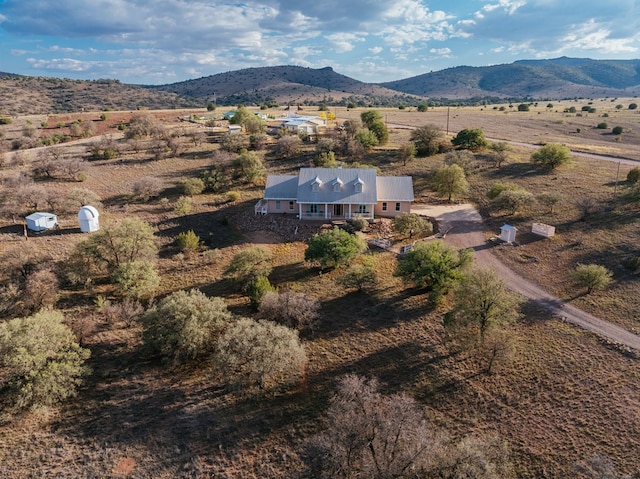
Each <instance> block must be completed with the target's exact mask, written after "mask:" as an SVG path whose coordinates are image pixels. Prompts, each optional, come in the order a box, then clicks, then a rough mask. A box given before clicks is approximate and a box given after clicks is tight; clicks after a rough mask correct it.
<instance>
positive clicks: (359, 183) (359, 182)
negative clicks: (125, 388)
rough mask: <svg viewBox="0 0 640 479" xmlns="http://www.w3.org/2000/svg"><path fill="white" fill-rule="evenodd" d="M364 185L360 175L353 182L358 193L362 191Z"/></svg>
mask: <svg viewBox="0 0 640 479" xmlns="http://www.w3.org/2000/svg"><path fill="white" fill-rule="evenodd" d="M363 186H364V181H362V179H361V178H360V177H359V176H358V177H357V178H356V180H355V181H354V182H353V189H354V190H355V192H356V193H362V187H363Z"/></svg>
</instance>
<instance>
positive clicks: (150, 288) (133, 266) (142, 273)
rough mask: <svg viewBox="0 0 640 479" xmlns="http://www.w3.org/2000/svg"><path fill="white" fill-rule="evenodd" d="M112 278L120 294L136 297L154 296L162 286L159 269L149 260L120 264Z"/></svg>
mask: <svg viewBox="0 0 640 479" xmlns="http://www.w3.org/2000/svg"><path fill="white" fill-rule="evenodd" d="M112 280H113V282H114V284H115V286H116V289H117V290H118V292H120V294H122V295H123V296H127V297H130V298H135V299H143V298H149V297H151V296H153V294H154V293H155V291H156V290H157V289H158V286H160V275H159V274H158V269H157V268H156V265H155V264H154V263H151V262H149V261H131V262H129V263H122V264H120V265H119V266H118V267H117V268H116V270H115V271H114V273H113V275H112Z"/></svg>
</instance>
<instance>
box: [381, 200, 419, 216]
mask: <svg viewBox="0 0 640 479" xmlns="http://www.w3.org/2000/svg"><path fill="white" fill-rule="evenodd" d="M384 203H386V204H387V209H386V211H385V210H384V209H383V204H384ZM396 203H400V210H396ZM373 212H374V214H375V215H376V216H384V217H387V218H395V217H396V216H398V215H399V214H402V213H411V202H409V201H378V203H377V204H376V207H375V208H374V210H373Z"/></svg>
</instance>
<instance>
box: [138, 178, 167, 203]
mask: <svg viewBox="0 0 640 479" xmlns="http://www.w3.org/2000/svg"><path fill="white" fill-rule="evenodd" d="M162 188H163V183H162V180H161V179H160V178H157V177H155V176H143V177H142V178H139V179H137V180H136V181H135V183H134V184H133V194H134V195H135V196H136V197H138V198H140V200H142V201H149V200H150V199H151V198H154V197H156V196H158V195H159V194H160V192H161V191H162Z"/></svg>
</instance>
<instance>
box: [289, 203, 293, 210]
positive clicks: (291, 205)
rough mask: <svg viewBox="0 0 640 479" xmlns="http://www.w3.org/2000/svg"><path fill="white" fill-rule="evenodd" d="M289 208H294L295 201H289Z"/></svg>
mask: <svg viewBox="0 0 640 479" xmlns="http://www.w3.org/2000/svg"><path fill="white" fill-rule="evenodd" d="M289 209H290V210H292V209H293V201H289Z"/></svg>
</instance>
